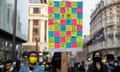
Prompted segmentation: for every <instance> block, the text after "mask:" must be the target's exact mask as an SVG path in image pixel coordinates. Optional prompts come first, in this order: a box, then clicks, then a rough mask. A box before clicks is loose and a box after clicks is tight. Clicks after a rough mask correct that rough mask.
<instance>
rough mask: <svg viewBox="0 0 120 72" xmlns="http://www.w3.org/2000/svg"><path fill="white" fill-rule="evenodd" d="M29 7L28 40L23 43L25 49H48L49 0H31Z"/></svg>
mask: <svg viewBox="0 0 120 72" xmlns="http://www.w3.org/2000/svg"><path fill="white" fill-rule="evenodd" d="M28 9H29V18H28V42H27V43H25V44H23V51H31V50H34V51H36V50H37V51H40V52H43V51H47V50H48V47H47V46H48V44H47V43H48V39H47V38H48V36H47V35H48V34H47V25H48V5H47V0H29V7H28Z"/></svg>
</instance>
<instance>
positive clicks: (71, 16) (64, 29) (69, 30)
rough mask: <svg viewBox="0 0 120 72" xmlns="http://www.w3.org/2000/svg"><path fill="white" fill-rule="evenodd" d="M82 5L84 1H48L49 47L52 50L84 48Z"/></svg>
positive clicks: (78, 49) (77, 49) (79, 49)
mask: <svg viewBox="0 0 120 72" xmlns="http://www.w3.org/2000/svg"><path fill="white" fill-rule="evenodd" d="M82 7H83V3H82V2H70V1H49V2H48V36H49V37H48V39H49V46H48V47H49V48H50V50H54V51H74V50H75V51H81V50H82V46H83V42H82V41H83V40H82V23H83V20H82V19H83V9H82Z"/></svg>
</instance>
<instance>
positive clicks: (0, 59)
mask: <svg viewBox="0 0 120 72" xmlns="http://www.w3.org/2000/svg"><path fill="white" fill-rule="evenodd" d="M2 71H3V62H2V58H0V72H2Z"/></svg>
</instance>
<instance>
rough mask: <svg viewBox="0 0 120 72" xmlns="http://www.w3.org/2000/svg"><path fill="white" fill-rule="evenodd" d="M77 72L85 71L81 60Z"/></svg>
mask: <svg viewBox="0 0 120 72" xmlns="http://www.w3.org/2000/svg"><path fill="white" fill-rule="evenodd" d="M79 72H85V63H84V61H82V62H81V63H80V66H79Z"/></svg>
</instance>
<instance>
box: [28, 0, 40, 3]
mask: <svg viewBox="0 0 120 72" xmlns="http://www.w3.org/2000/svg"><path fill="white" fill-rule="evenodd" d="M40 2H41V0H29V3H40Z"/></svg>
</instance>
